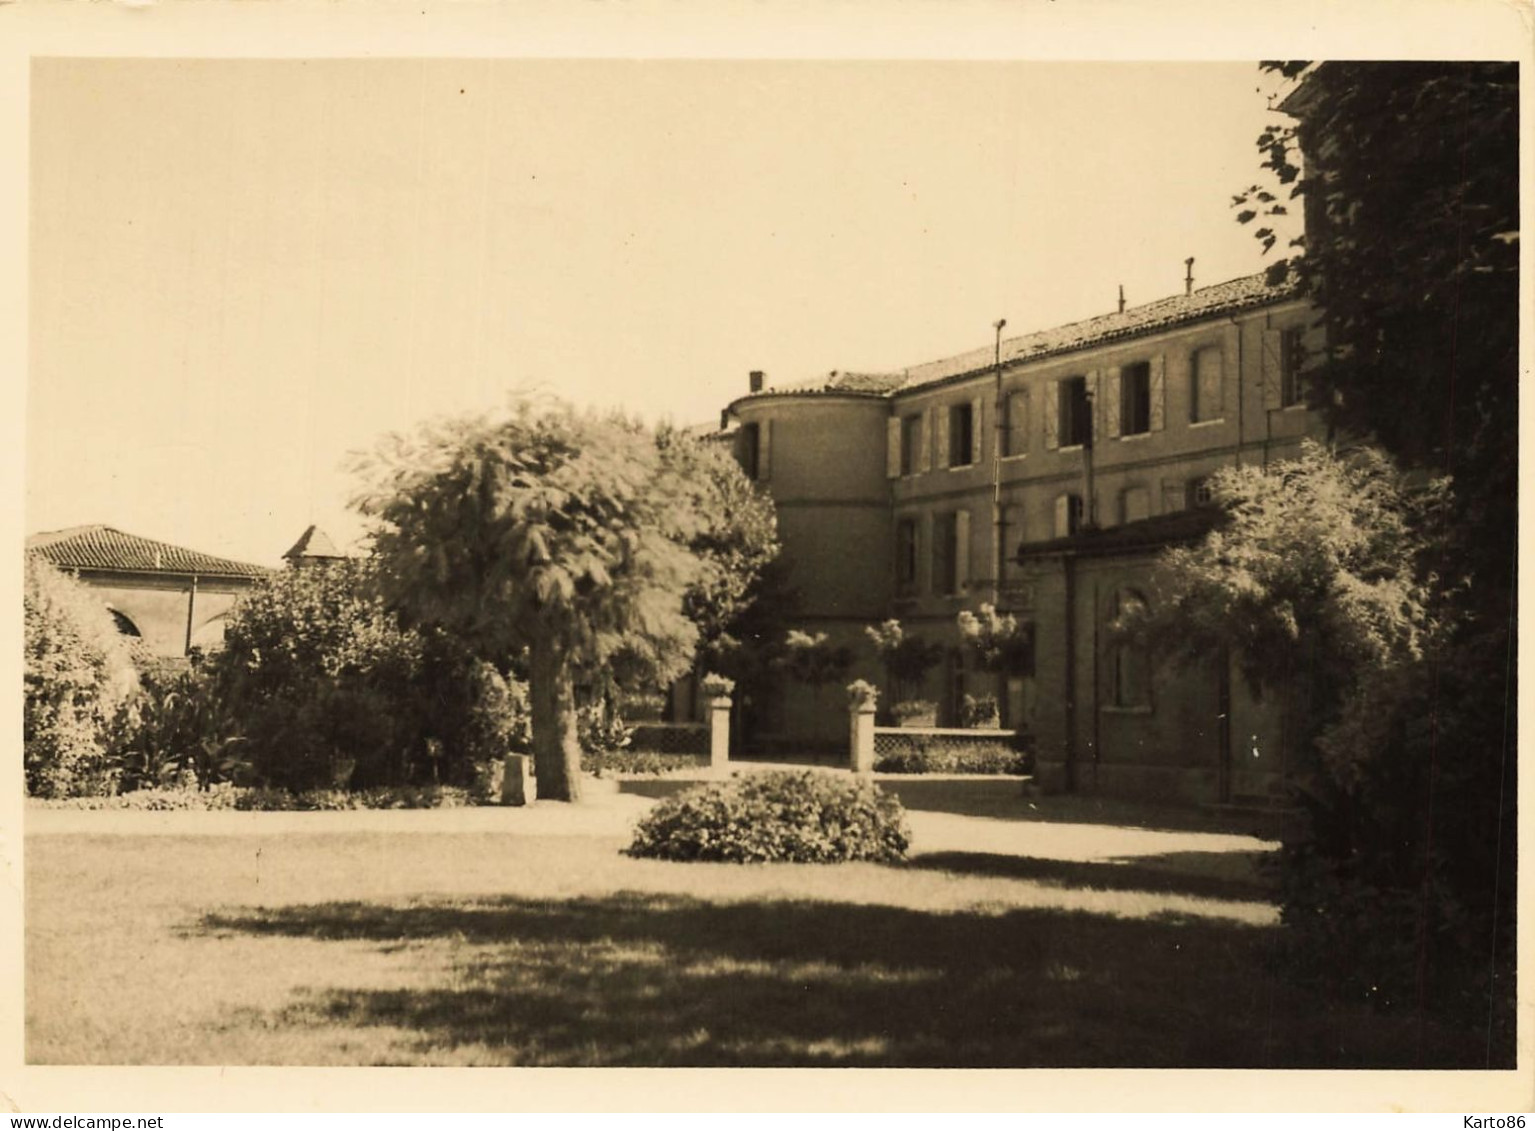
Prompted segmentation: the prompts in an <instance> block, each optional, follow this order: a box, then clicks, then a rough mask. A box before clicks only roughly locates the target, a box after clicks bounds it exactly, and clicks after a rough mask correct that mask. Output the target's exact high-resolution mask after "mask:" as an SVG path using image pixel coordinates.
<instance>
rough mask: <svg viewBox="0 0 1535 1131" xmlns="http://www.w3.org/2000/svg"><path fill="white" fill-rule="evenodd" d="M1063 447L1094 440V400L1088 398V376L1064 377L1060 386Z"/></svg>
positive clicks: (1059, 433) (1061, 440) (1060, 434)
mask: <svg viewBox="0 0 1535 1131" xmlns="http://www.w3.org/2000/svg"><path fill="white" fill-rule="evenodd" d="M1059 390H1060V392H1059V398H1060V424H1059V429H1058V435H1059V436H1060V443H1061V447H1063V448H1069V447H1071V446H1073V445H1077V444H1090V443H1092V440H1093V421H1092V417H1091V415H1090V409H1091V406H1092V402H1091V401H1089V400H1088V399H1087V378H1086V377H1065V378H1062V380H1061V382H1060V386H1059Z"/></svg>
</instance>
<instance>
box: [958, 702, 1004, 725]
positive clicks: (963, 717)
mask: <svg viewBox="0 0 1535 1131" xmlns="http://www.w3.org/2000/svg"><path fill="white" fill-rule="evenodd" d="M1001 724H1002V716H1001V713H1000V712H999V711H998V710H997V697H996V696H995V695H966V696H965V697H964V699H963V700H962V701H961V702H960V706H959V725H960V726H964V727H974V728H987V729H990V730H995V729H997V727H999V726H1000V725H1001Z"/></svg>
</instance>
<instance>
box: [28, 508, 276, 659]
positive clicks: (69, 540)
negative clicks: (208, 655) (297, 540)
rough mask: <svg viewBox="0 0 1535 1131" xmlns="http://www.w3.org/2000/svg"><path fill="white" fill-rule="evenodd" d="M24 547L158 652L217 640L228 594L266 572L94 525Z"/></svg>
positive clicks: (41, 537) (35, 538) (231, 598)
mask: <svg viewBox="0 0 1535 1131" xmlns="http://www.w3.org/2000/svg"><path fill="white" fill-rule="evenodd" d="M26 548H27V553H28V554H36V555H38V556H39V557H41V558H44V559H46V560H47V561H49V562H51V563H53V565H55V566H57V567H58V568H59V569H61V570H63V571H64V572H66V573H68V574H70V575H71V576H73V577H75V578H76V579H78V580H79V581H81V582H83V583H84V584H85V585H87V586H89V587H90V588H91V589H92V590H94V591H95V592H96V593H97V594H99V595H100V597H101V599H102V600H103V601H104V602H105V603H106V605H107V608H108V609H110V610H111V612H112V616H113V618H114V619H115V620H116V621H117V627H118V629H119V630H120V631H122V632H123V633H125V634H127V635H129V636H138V637H142V638H143V640H144V642H145V644H147V645H148V646H149V647H150V648H151V649H153V650H154V651H155V652H158V653H159V654H161V655H164V656H183V655H185V654H186V653H187V652H189V651H190V650H191V649H193V648H205V649H206V648H217V647H219V646H220V645H221V644H222V643H223V640H224V619H225V617H227V616H228V614H229V610H230V609H231V608H232V607H233V605H234V603H235V599H236V598H237V597H238V596H239V595H240V594H241V593H243V592H245V591H246V590H247V589H249V588H250V587H251V586H252V585H254V584H255V583H256V582H257V581H259V580H260V579H261V578H263V577H265V576H267V575H268V574H270V573H271V572H272V570H270V569H267V568H266V567H265V566H258V565H251V564H249V563H247V562H236V561H230V560H229V559H227V558H219V557H214V556H213V555H212V554H205V553H202V552H201V551H199V550H189V549H186V548H185V547H183V546H173V545H171V544H170V543H167V542H156V541H154V540H153V539H150V538H141V537H139V536H138V535H136V534H126V533H124V532H123V531H121V530H116V529H114V528H112V527H110V526H101V525H92V526H72V527H70V528H68V529H67V530H55V531H50V532H47V533H42V534H34V535H32V536H31V537H29V538H28V539H27V547H26Z"/></svg>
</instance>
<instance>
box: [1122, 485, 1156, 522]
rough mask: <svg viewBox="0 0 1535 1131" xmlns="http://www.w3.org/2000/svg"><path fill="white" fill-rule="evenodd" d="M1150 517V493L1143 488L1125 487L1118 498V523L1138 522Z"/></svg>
mask: <svg viewBox="0 0 1535 1131" xmlns="http://www.w3.org/2000/svg"><path fill="white" fill-rule="evenodd" d="M1150 517H1151V492H1150V491H1149V490H1147V489H1146V488H1145V487H1126V488H1125V489H1124V492H1123V493H1122V494H1121V495H1120V496H1119V521H1120V522H1139V521H1140V520H1141V519H1143V518H1150Z"/></svg>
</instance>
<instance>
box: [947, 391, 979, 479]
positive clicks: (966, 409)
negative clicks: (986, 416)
mask: <svg viewBox="0 0 1535 1131" xmlns="http://www.w3.org/2000/svg"><path fill="white" fill-rule="evenodd" d="M974 462H975V412H974V409H973V408H972V406H971V405H969V404H957V405H951V406H950V407H949V466H950V467H966V466H968V465H970V464H972V463H974Z"/></svg>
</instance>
